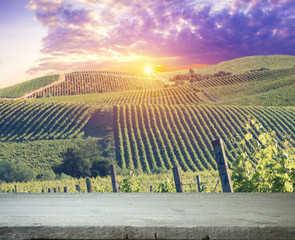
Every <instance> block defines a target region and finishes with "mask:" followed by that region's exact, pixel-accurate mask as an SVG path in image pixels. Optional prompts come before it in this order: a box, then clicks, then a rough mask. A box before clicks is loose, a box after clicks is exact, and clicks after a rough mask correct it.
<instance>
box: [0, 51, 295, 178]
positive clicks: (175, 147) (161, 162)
mask: <svg viewBox="0 0 295 240" xmlns="http://www.w3.org/2000/svg"><path fill="white" fill-rule="evenodd" d="M247 59H248V60H247ZM255 59H256V60H255ZM265 59H267V61H266V60H265ZM280 59H281V61H282V62H280ZM293 59H294V57H291V56H269V57H265V56H264V57H248V58H243V59H236V60H233V61H228V62H225V63H223V64H219V65H218V66H217V65H216V66H217V67H216V68H215V70H214V71H213V70H212V72H214V73H216V72H218V71H219V69H222V68H219V67H220V66H224V69H222V71H229V68H230V66H231V67H232V68H233V69H234V66H236V67H237V66H238V64H240V63H244V65H243V67H242V68H243V72H242V71H241V70H237V72H236V73H235V74H231V75H226V76H221V77H216V76H215V77H214V76H213V75H211V76H209V77H207V78H205V79H203V80H202V81H192V82H191V81H189V79H185V80H184V81H182V82H181V83H178V84H179V85H177V86H176V85H175V86H171V85H170V84H167V83H166V81H167V80H164V79H163V77H159V78H157V76H153V77H148V76H147V75H140V74H137V75H134V74H129V73H128V74H127V73H126V74H125V73H114V72H90V71H89V72H74V73H69V74H66V75H65V78H64V81H62V82H59V83H57V84H54V85H52V86H50V87H48V88H43V89H42V90H41V91H39V92H38V91H37V92H35V93H34V94H35V95H33V94H32V95H31V97H32V98H31V99H23V100H5V101H4V100H2V101H0V116H1V118H0V141H1V149H0V161H1V160H2V159H11V158H14V159H21V160H22V161H23V162H25V163H26V164H27V165H29V166H31V167H33V168H36V169H43V170H44V169H47V168H49V167H51V166H54V164H56V163H57V162H60V161H61V158H60V155H61V153H62V152H63V151H65V149H66V148H67V147H70V146H76V145H77V144H78V143H79V141H80V142H81V141H85V140H86V139H92V140H93V141H96V142H97V146H98V148H100V150H101V151H102V152H103V151H107V152H108V153H107V154H106V155H108V156H113V155H112V154H111V153H110V152H111V151H114V152H115V154H116V156H115V159H116V162H117V164H118V166H119V167H121V168H128V169H138V170H139V171H144V172H147V173H150V172H152V171H153V170H154V169H170V168H171V167H173V166H178V165H179V166H181V167H182V169H183V170H185V171H201V170H206V169H208V170H212V169H216V163H215V160H214V154H213V148H212V146H211V141H212V140H215V139H216V138H222V139H223V140H224V142H225V149H226V153H227V156H228V159H229V161H230V162H232V161H233V160H234V159H235V158H236V156H237V155H238V154H239V153H241V152H242V151H245V152H246V153H247V154H249V155H250V154H251V152H252V151H253V147H254V146H253V145H251V144H247V145H245V146H244V145H243V144H242V143H241V140H243V139H244V138H245V134H247V131H248V129H247V128H246V123H247V122H249V119H252V118H255V119H257V120H258V121H259V122H260V123H261V124H262V126H263V127H264V129H266V130H267V131H274V133H275V134H276V139H277V141H278V144H279V146H281V147H282V146H283V142H284V141H285V140H286V139H288V140H289V141H290V143H291V144H292V145H293V146H295V120H294V115H295V105H294V98H295V97H294V93H293V92H294V86H295V85H294V82H295V81H294V80H295V68H293V66H291V62H292V61H293ZM246 60H247V61H246ZM275 60H276V61H277V62H275V63H272V64H273V65H271V62H272V61H275ZM255 61H256V62H257V64H256V65H255V64H254V62H255ZM287 63H288V64H289V65H288V66H287ZM262 66H263V67H265V68H270V69H269V70H268V69H262V70H260V68H262ZM290 66H291V67H290ZM213 67H214V66H210V68H211V69H213ZM279 67H280V68H279ZM237 68H238V67H237ZM271 68H272V69H271ZM278 68H279V69H278ZM247 69H248V70H247ZM250 70H256V71H250ZM257 70H259V71H257ZM238 71H240V72H238ZM55 83H56V82H55ZM38 88H39V89H40V85H39V87H38ZM46 96H47V97H46ZM49 96H50V97H49ZM218 100H219V101H218ZM251 131H252V134H253V136H254V139H256V140H258V135H259V131H258V130H255V129H253V130H251ZM39 143H40V144H39ZM8 149H10V150H8ZM37 149H38V150H39V153H38V154H36V153H35V151H37ZM48 155H52V156H53V158H52V159H51V160H50V158H49V156H48ZM32 156H34V157H32ZM251 161H252V164H253V165H255V163H256V159H255V158H252V159H251Z"/></svg>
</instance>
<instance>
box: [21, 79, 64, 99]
mask: <svg viewBox="0 0 295 240" xmlns="http://www.w3.org/2000/svg"><path fill="white" fill-rule="evenodd" d="M64 81H65V75H64V74H61V75H60V76H59V79H58V80H57V81H55V82H53V83H50V84H48V85H46V86H44V87H41V88H38V89H36V90H34V91H32V92H29V93H26V94H25V95H23V96H22V97H20V98H18V99H27V98H29V97H31V96H33V94H35V93H38V92H41V91H43V90H44V89H46V88H49V87H52V86H55V85H57V84H59V83H62V82H64Z"/></svg>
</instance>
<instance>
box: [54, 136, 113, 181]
mask: <svg viewBox="0 0 295 240" xmlns="http://www.w3.org/2000/svg"><path fill="white" fill-rule="evenodd" d="M62 158H63V162H62V164H61V165H60V166H57V167H56V172H57V173H61V172H63V173H65V174H68V175H70V176H72V177H74V178H81V177H82V178H85V177H90V176H92V177H96V176H98V175H100V176H106V175H108V174H109V168H110V165H111V161H112V159H110V158H103V157H101V152H100V151H99V150H98V144H97V141H96V140H92V139H87V140H85V141H83V142H80V143H79V144H78V146H77V147H75V148H68V149H67V150H66V152H64V153H63V154H62Z"/></svg>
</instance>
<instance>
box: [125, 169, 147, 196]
mask: <svg viewBox="0 0 295 240" xmlns="http://www.w3.org/2000/svg"><path fill="white" fill-rule="evenodd" d="M120 192H142V179H141V178H138V177H136V176H135V175H134V173H133V172H132V171H130V172H129V174H128V175H127V176H126V177H125V178H123V179H122V181H121V182H120Z"/></svg>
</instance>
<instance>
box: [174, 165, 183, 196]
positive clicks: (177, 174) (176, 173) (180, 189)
mask: <svg viewBox="0 0 295 240" xmlns="http://www.w3.org/2000/svg"><path fill="white" fill-rule="evenodd" d="M173 176H174V182H175V188H176V192H184V187H183V182H182V176H181V173H180V167H174V168H173Z"/></svg>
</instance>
